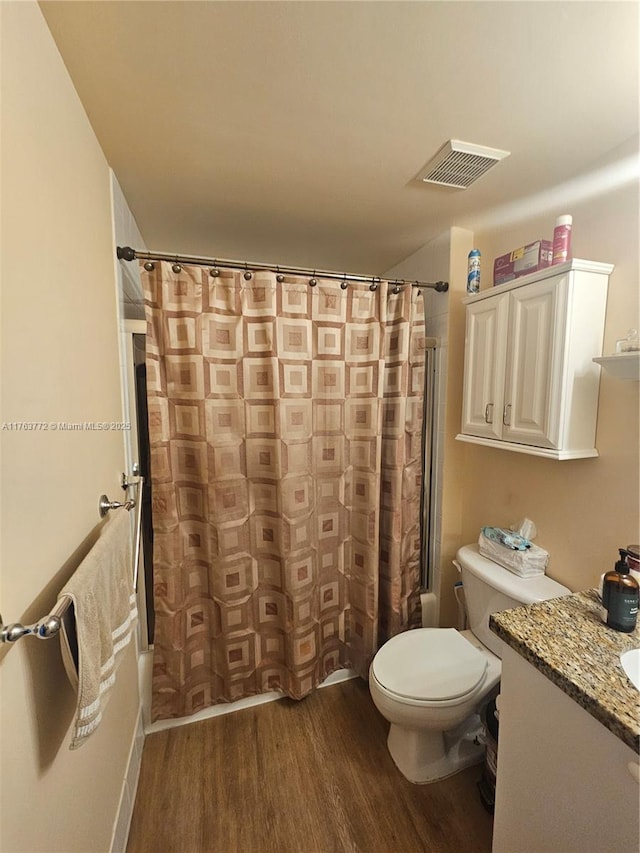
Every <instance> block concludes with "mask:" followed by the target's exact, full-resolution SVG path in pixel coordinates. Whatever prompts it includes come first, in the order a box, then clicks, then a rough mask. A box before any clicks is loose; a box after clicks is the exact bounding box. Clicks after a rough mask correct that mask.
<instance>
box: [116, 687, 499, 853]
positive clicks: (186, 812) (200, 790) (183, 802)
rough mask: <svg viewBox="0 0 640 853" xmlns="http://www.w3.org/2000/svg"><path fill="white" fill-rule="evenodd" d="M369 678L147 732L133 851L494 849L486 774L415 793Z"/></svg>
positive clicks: (469, 852)
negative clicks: (480, 783)
mask: <svg viewBox="0 0 640 853" xmlns="http://www.w3.org/2000/svg"><path fill="white" fill-rule="evenodd" d="M386 734H387V723H386V722H385V720H383V719H382V717H380V715H379V714H378V712H377V711H376V709H375V707H374V706H373V703H372V702H371V698H370V696H369V690H368V687H367V685H366V684H365V683H364V682H363V681H361V680H360V679H355V680H352V681H347V682H342V683H340V684H336V685H333V686H331V687H326V688H323V689H322V690H317V691H316V692H315V693H313V694H312V695H311V696H309V697H307V698H306V699H304V700H303V701H302V702H294V701H290V700H287V699H283V700H281V701H278V702H271V703H270V704H265V705H260V706H258V707H255V708H250V709H246V710H243V711H238V712H237V713H233V714H228V715H226V716H220V717H214V718H212V719H210V720H205V721H203V722H198V723H193V724H191V725H188V726H183V727H181V728H177V729H172V730H169V731H165V732H159V733H156V734H152V735H149V737H148V738H147V740H146V743H145V746H144V752H143V759H142V770H141V775H140V783H139V786H138V794H137V798H136V804H135V808H134V812H133V820H132V825H131V832H130V834H129V844H128V847H127V853H148V851H154V853H204V851H215V853H302V852H303V851H304V853H343V851H353V853H356V851H357V853H396V852H398V853H400V852H401V853H413V851H416V853H417V851H434V853H447V851H451V853H488V852H489V851H490V850H491V832H492V820H491V817H490V816H489V815H488V814H487V812H486V811H485V810H484V808H483V806H482V805H481V803H480V799H479V795H478V791H477V788H476V782H477V780H478V778H479V775H480V772H481V766H477V767H472V768H469V769H468V770H465V771H463V772H462V773H459V774H457V775H456V776H453V777H451V778H450V779H446V780H444V781H442V782H437V783H434V784H431V785H412V784H411V783H410V782H407V781H406V779H404V777H402V776H401V775H400V773H399V772H398V770H397V769H396V767H395V765H394V764H393V761H392V760H391V757H390V756H389V754H388V752H387V748H386Z"/></svg>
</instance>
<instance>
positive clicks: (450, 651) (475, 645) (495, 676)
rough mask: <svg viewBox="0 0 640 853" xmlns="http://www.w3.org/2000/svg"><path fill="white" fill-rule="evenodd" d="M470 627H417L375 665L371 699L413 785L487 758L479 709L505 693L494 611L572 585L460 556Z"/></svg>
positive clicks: (471, 554)
mask: <svg viewBox="0 0 640 853" xmlns="http://www.w3.org/2000/svg"><path fill="white" fill-rule="evenodd" d="M454 562H455V565H456V566H457V567H458V568H459V570H460V572H461V575H462V582H463V585H464V593H465V601H466V604H467V612H468V618H469V627H470V630H469V631H456V630H455V629H453V628H417V629H414V630H411V631H405V632H404V633H402V634H398V635H397V636H395V637H392V638H391V639H390V640H388V641H387V642H386V643H385V644H384V645H383V646H382V648H381V649H380V650H379V651H378V653H377V654H376V656H375V657H374V659H373V662H372V664H371V667H370V669H369V689H370V691H371V698H372V699H373V702H374V704H375V706H376V707H377V709H378V710H379V711H380V713H381V714H382V716H383V717H386V719H387V720H388V721H389V723H390V728H389V737H388V739H387V745H388V747H389V752H390V753H391V757H392V758H393V760H394V761H395V763H396V766H397V767H398V769H399V770H400V772H401V773H402V774H403V775H404V776H406V778H407V779H409V781H410V782H418V783H423V782H435V781H436V780H437V779H443V778H445V777H446V776H451V775H452V774H453V773H457V772H458V770H462V769H463V768H464V767H469V766H470V765H472V764H478V763H480V762H481V761H482V760H483V756H484V747H483V746H482V744H481V743H480V741H479V739H478V735H479V734H480V732H481V723H480V718H479V716H478V711H479V710H480V709H481V708H482V706H483V705H484V704H485V703H487V702H489V701H490V700H491V699H492V698H493V695H492V694H494V693H495V692H497V689H498V684H499V681H500V674H501V670H502V662H501V660H500V656H501V655H502V650H503V648H504V645H503V642H502V640H500V639H499V638H498V637H497V636H496V635H495V634H494V633H493V632H492V631H491V630H490V628H489V617H490V616H491V614H492V613H498V612H499V611H501V610H507V609H508V608H511V607H519V606H521V605H523V604H532V603H533V602H536V601H545V600H547V599H549V598H556V597H558V596H562V595H570V593H571V590H569V589H567V587H566V586H562V585H561V584H559V583H556V581H554V580H552V579H551V578H549V577H547V576H546V575H541V576H534V577H530V578H522V577H519V576H518V575H516V574H514V573H512V572H510V571H509V570H508V569H505V568H503V567H502V566H499V565H498V564H497V563H494V562H493V561H492V560H488V559H487V558H486V557H483V556H482V555H481V554H480V553H479V551H478V546H477V545H465V546H464V547H462V548H460V550H459V551H458V553H457V555H456V560H455V561H454Z"/></svg>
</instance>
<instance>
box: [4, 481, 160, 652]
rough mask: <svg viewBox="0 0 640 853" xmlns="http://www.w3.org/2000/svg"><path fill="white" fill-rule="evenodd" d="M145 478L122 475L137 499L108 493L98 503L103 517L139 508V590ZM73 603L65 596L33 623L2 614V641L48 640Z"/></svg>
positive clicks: (135, 577) (135, 565)
mask: <svg viewBox="0 0 640 853" xmlns="http://www.w3.org/2000/svg"><path fill="white" fill-rule="evenodd" d="M143 482H144V480H143V478H142V477H139V476H138V477H136V479H135V480H131V481H130V480H128V479H127V477H126V476H125V475H124V474H123V475H122V488H123V489H127V488H128V487H129V486H137V487H138V495H137V498H136V500H127V501H124V502H123V503H120V502H119V501H110V500H109V498H108V497H107V496H106V495H101V496H100V501H99V504H98V511H99V513H100V517H101V518H103V517H104V516H105V515H106V514H107V513H108V512H109V510H111V509H120V508H124V509H126V510H131V509H133V508H134V507H137V508H138V514H137V518H136V545H135V551H134V558H133V560H134V563H133V586H134V589H135V590H136V591H137V589H138V560H139V557H140V526H141V524H140V523H141V520H142V486H143ZM70 605H71V599H70V598H67V596H64V597H62V598H60V599H59V600H58V601H57V602H56V604H55V607H54V608H53V610H52V611H51V613H49V615H48V616H44V617H43V618H42V619H39V620H38V621H37V622H34V624H33V625H22V624H21V623H20V622H14V623H13V624H11V625H5V624H4V623H3V621H2V616H0V643H15V641H16V640H19V639H20V637H26V636H30V637H38V639H40V640H48V639H50V638H51V637H55V636H56V634H58V633H59V632H60V628H62V617H63V616H64V614H65V613H66V612H67V610H68V609H69V606H70Z"/></svg>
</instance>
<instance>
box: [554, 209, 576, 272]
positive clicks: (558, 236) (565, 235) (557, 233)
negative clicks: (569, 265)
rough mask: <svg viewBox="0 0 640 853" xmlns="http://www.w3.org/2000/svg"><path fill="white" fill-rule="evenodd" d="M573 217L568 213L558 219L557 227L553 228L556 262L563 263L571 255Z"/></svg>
mask: <svg viewBox="0 0 640 853" xmlns="http://www.w3.org/2000/svg"><path fill="white" fill-rule="evenodd" d="M572 224H573V218H572V217H571V216H569V215H568V214H566V213H565V214H564V215H563V216H559V217H558V218H557V219H556V227H555V228H554V229H553V261H552V263H554V264H563V263H564V262H565V261H568V260H569V258H570V257H571V226H572Z"/></svg>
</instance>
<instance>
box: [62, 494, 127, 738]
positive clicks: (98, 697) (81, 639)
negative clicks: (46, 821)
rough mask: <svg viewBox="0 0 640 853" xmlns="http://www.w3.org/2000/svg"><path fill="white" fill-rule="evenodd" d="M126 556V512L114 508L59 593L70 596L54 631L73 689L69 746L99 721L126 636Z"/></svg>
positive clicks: (93, 728) (88, 733)
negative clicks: (57, 632) (75, 698)
mask: <svg viewBox="0 0 640 853" xmlns="http://www.w3.org/2000/svg"><path fill="white" fill-rule="evenodd" d="M131 559H132V557H131V528H130V522H129V513H128V512H127V511H126V510H125V509H118V510H114V511H113V515H112V516H111V518H110V519H109V520H108V521H107V523H106V524H105V526H104V528H103V529H102V531H101V533H100V538H99V539H98V541H97V542H96V544H95V545H94V547H93V548H92V549H91V551H90V552H89V553H88V554H87V556H86V557H85V559H84V560H83V561H82V563H81V564H80V566H79V567H78V569H77V570H76V572H75V573H74V574H73V575H72V577H71V578H70V579H69V582H68V583H67V585H66V586H65V587H64V588H63V590H62V591H61V593H60V598H61V597H63V596H67V597H69V598H70V599H71V600H72V602H73V607H69V609H68V610H67V612H66V613H65V616H64V618H63V622H62V631H61V632H60V637H61V648H62V657H63V660H64V664H65V668H66V670H67V675H68V676H69V680H70V681H71V683H72V684H73V685H74V687H77V690H78V704H77V708H76V719H75V723H74V726H73V730H72V736H71V744H70V746H69V749H77V748H78V747H79V746H81V745H82V744H83V743H84V742H85V740H86V739H87V738H88V737H89V735H91V734H93V732H94V731H95V730H96V728H97V727H98V725H99V724H100V721H101V719H102V713H103V711H104V708H105V705H106V702H107V699H108V696H109V690H110V688H111V687H112V686H113V684H114V682H115V679H116V669H117V667H118V665H119V663H120V656H121V653H122V652H123V650H124V649H125V648H126V646H127V645H128V644H129V642H130V640H131V637H132V632H133V627H134V625H135V623H136V618H137V615H138V611H137V608H136V596H135V593H134V590H133V580H132V573H133V567H132V564H131Z"/></svg>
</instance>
